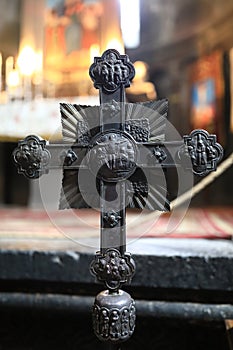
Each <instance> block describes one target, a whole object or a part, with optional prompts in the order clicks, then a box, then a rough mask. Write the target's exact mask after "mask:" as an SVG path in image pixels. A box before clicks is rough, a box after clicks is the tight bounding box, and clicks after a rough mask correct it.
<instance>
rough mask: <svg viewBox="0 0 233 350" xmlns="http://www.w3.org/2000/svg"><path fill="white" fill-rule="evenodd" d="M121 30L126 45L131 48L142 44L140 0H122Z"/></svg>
mask: <svg viewBox="0 0 233 350" xmlns="http://www.w3.org/2000/svg"><path fill="white" fill-rule="evenodd" d="M120 9H121V30H122V36H123V40H124V43H125V46H126V47H127V48H129V49H133V48H135V47H138V46H139V44H140V2H139V0H120Z"/></svg>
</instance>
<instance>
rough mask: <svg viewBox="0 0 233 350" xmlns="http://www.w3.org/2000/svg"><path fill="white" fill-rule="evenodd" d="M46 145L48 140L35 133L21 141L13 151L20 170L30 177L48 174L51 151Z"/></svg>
mask: <svg viewBox="0 0 233 350" xmlns="http://www.w3.org/2000/svg"><path fill="white" fill-rule="evenodd" d="M45 146H46V141H45V140H41V139H39V137H37V136H34V135H30V136H27V137H26V138H25V139H24V140H22V141H20V142H19V143H18V147H17V148H16V149H15V150H14V152H13V158H14V161H15V163H16V165H17V168H18V172H19V173H21V174H24V175H25V176H26V177H27V178H29V179H37V178H39V177H40V176H41V175H42V174H47V173H48V171H49V169H48V164H49V160H50V153H49V151H48V150H47V149H46V148H45Z"/></svg>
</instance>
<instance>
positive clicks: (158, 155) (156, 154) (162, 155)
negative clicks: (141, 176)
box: [152, 146, 167, 163]
mask: <svg viewBox="0 0 233 350" xmlns="http://www.w3.org/2000/svg"><path fill="white" fill-rule="evenodd" d="M152 154H153V158H155V161H156V163H162V162H163V161H164V160H165V159H166V158H167V154H166V152H165V151H164V149H163V148H162V147H160V146H156V147H155V148H154V149H153V151H152Z"/></svg>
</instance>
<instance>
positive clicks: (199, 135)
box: [184, 130, 223, 176]
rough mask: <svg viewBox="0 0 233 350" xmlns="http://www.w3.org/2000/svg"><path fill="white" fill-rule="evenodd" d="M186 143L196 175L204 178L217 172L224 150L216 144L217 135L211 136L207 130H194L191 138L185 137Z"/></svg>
mask: <svg viewBox="0 0 233 350" xmlns="http://www.w3.org/2000/svg"><path fill="white" fill-rule="evenodd" d="M184 143H185V145H186V150H187V151H188V154H189V156H190V158H191V161H192V165H193V173H194V174H196V175H199V176H204V175H207V174H208V173H209V172H211V171H215V170H216V168H217V163H218V162H219V161H220V160H221V159H222V156H223V148H222V146H221V145H220V144H219V143H217V142H216V135H210V134H209V133H208V132H207V131H205V130H194V131H192V132H191V134H190V135H189V136H187V135H186V136H184Z"/></svg>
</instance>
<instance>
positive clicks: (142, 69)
mask: <svg viewBox="0 0 233 350" xmlns="http://www.w3.org/2000/svg"><path fill="white" fill-rule="evenodd" d="M134 68H135V72H136V74H135V78H134V80H136V79H138V80H145V79H146V78H147V69H148V67H147V64H146V63H145V62H143V61H136V62H134Z"/></svg>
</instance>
